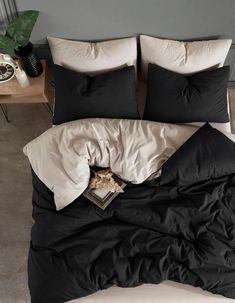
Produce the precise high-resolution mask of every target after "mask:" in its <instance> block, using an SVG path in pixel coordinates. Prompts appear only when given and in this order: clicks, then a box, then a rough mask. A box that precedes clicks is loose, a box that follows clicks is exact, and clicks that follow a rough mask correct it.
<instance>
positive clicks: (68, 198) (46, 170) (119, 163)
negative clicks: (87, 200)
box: [24, 118, 198, 210]
mask: <svg viewBox="0 0 235 303" xmlns="http://www.w3.org/2000/svg"><path fill="white" fill-rule="evenodd" d="M197 129H198V127H195V126H189V125H174V124H166V123H157V122H149V121H143V120H119V119H98V118H97V119H84V120H78V121H73V122H69V123H64V124H62V125H59V126H56V127H53V128H51V129H49V130H47V131H46V132H45V133H43V134H42V135H41V136H39V137H38V138H36V139H34V140H33V141H31V142H30V143H28V144H27V145H26V146H25V147H24V153H25V155H27V156H28V158H29V161H30V164H31V166H32V168H33V170H34V172H35V173H36V175H37V176H38V178H39V179H40V180H41V181H42V182H43V183H44V184H45V185H46V186H47V187H48V188H49V189H50V190H51V191H52V192H53V193H54V200H55V204H56V208H57V210H60V209H62V208H64V207H65V206H67V205H68V204H70V203H71V202H72V201H74V200H75V199H76V198H77V197H78V196H80V195H81V194H82V193H83V191H84V190H85V189H86V187H87V186H88V183H89V179H90V170H89V166H94V165H96V166H99V167H110V168H111V170H112V172H113V173H115V174H116V175H118V176H119V177H120V178H122V179H123V180H126V181H129V182H132V183H135V184H138V183H142V182H144V181H145V180H146V179H148V178H151V177H153V176H157V175H160V169H161V167H162V165H163V163H164V162H165V161H166V160H167V159H168V158H169V157H170V156H171V155H172V154H173V153H174V152H175V151H176V150H177V149H178V148H179V147H180V146H181V145H182V144H183V143H184V142H185V141H186V140H187V139H188V138H189V137H190V136H191V135H192V134H193V133H194V132H195V131H196V130H197Z"/></svg>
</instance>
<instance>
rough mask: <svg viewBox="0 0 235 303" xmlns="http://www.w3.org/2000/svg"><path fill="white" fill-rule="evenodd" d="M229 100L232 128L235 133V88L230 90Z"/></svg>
mask: <svg viewBox="0 0 235 303" xmlns="http://www.w3.org/2000/svg"><path fill="white" fill-rule="evenodd" d="M229 99H230V115H231V128H232V132H233V133H235V87H233V88H229Z"/></svg>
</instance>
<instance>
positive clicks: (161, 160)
mask: <svg viewBox="0 0 235 303" xmlns="http://www.w3.org/2000/svg"><path fill="white" fill-rule="evenodd" d="M48 40H49V44H50V47H51V51H52V56H53V60H54V63H55V66H54V74H55V84H56V96H55V110H54V117H53V124H54V127H53V128H51V129H49V130H48V131H46V132H45V133H43V134H42V135H41V136H39V137H38V138H36V139H34V140H33V141H31V142H30V143H28V144H27V145H26V146H25V148H24V153H25V154H26V155H27V157H28V158H29V161H30V165H31V168H32V177H33V188H34V191H33V217H34V220H35V224H34V226H33V228H32V240H31V245H30V250H29V261H28V273H29V289H30V294H31V300H32V303H39V302H40V303H44V302H45V303H49V302H52V303H53V302H55V303H63V302H71V303H72V302H74V303H82V302H84V303H85V302H86V303H89V302H90V303H91V302H94V303H99V302H109V303H117V302H129V301H133V302H145V303H152V302H161V303H170V302H202V303H207V302H221V303H223V302H234V299H235V230H234V226H235V204H234V198H235V191H234V188H235V187H234V186H235V156H234V143H235V136H234V135H233V134H231V128H230V123H229V110H228V95H227V80H228V76H229V69H228V67H226V66H224V67H223V63H224V60H225V58H226V55H227V52H228V50H229V47H230V45H231V40H229V39H227V40H212V41H197V42H191V43H185V42H179V41H172V40H164V39H157V38H153V37H148V36H141V37H140V45H141V54H142V57H141V66H142V68H141V75H140V78H141V81H140V82H139V84H137V74H138V71H137V65H136V62H137V44H136V39H135V38H126V39H120V40H115V41H106V42H100V43H95V44H94V43H86V42H78V41H69V40H63V39H58V38H52V37H49V38H48ZM106 55H107V56H106ZM140 83H142V84H140ZM136 86H138V92H139V97H138V98H139V102H137V97H136ZM156 88H157V89H156ZM146 90H147V93H146ZM110 100H111V101H112V105H110ZM143 100H144V102H143ZM144 103H145V104H144ZM208 122H210V123H208ZM93 166H97V167H100V168H110V169H111V171H112V172H113V173H114V174H115V175H117V176H118V177H119V178H121V179H122V180H124V181H125V182H126V183H127V186H126V188H125V190H124V193H121V194H119V195H118V196H117V197H116V198H115V200H114V201H113V202H112V203H111V204H110V205H109V206H108V207H107V208H106V209H105V210H102V209H99V208H98V207H97V206H95V205H93V204H92V203H91V202H90V201H89V200H87V198H86V197H85V196H84V195H83V192H84V190H85V189H86V188H87V187H88V186H89V182H90V167H93ZM169 280H171V281H169Z"/></svg>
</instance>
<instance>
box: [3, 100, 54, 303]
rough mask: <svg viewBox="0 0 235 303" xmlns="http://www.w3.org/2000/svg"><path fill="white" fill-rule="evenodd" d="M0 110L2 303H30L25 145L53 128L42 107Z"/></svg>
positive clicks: (29, 183) (29, 188)
mask: <svg viewBox="0 0 235 303" xmlns="http://www.w3.org/2000/svg"><path fill="white" fill-rule="evenodd" d="M8 111H9V117H10V120H11V123H7V122H6V121H5V119H4V118H3V115H2V113H1V111H0V214H1V217H0V303H28V302H30V299H29V295H28V289H27V275H26V262H27V252H28V245H29V238H30V229H31V225H32V219H31V191H32V186H31V179H30V177H31V176H30V168H29V164H28V161H27V158H26V157H25V156H24V155H23V153H22V148H23V146H24V145H25V144H26V143H27V142H29V141H30V140H32V139H33V138H35V137H36V136H38V135H39V134H41V133H42V132H43V131H44V130H46V129H47V128H49V127H50V125H51V116H50V114H49V113H48V112H47V111H46V109H45V108H44V107H43V106H42V105H41V104H30V105H9V106H8Z"/></svg>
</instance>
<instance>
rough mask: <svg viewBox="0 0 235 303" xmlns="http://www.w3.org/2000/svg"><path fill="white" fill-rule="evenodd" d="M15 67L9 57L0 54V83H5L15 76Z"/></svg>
mask: <svg viewBox="0 0 235 303" xmlns="http://www.w3.org/2000/svg"><path fill="white" fill-rule="evenodd" d="M15 71H16V66H15V62H14V60H13V59H12V58H11V56H9V55H7V54H0V83H3V82H7V81H9V80H11V79H12V78H13V77H14V76H15Z"/></svg>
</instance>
